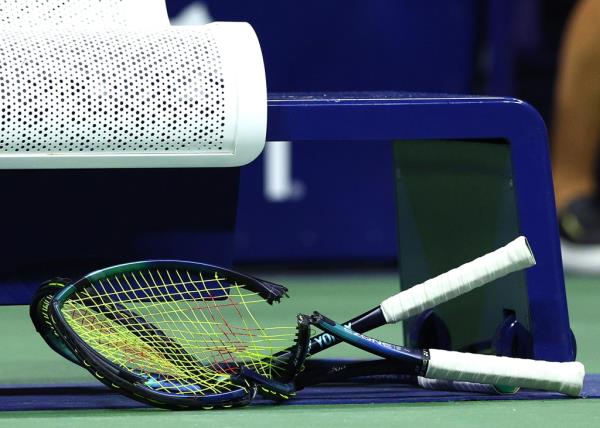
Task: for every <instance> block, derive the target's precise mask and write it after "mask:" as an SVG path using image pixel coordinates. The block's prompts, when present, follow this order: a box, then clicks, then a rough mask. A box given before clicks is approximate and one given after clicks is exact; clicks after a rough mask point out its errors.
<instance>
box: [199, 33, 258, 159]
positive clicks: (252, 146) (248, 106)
mask: <svg viewBox="0 0 600 428" xmlns="http://www.w3.org/2000/svg"><path fill="white" fill-rule="evenodd" d="M208 26H210V27H211V28H212V30H213V34H214V35H215V38H216V39H217V40H218V42H219V45H220V46H221V47H222V49H223V71H224V73H225V76H226V77H225V79H226V81H229V82H230V83H232V87H233V91H235V93H236V96H235V97H234V98H235V99H236V100H237V104H236V106H235V107H236V111H230V112H228V113H230V114H232V117H235V118H236V120H235V124H236V127H235V130H234V135H233V136H232V139H233V141H234V142H235V143H234V144H235V153H234V154H233V155H234V157H235V158H236V160H237V164H238V165H245V164H247V163H250V162H252V161H253V160H254V159H256V158H257V157H258V155H260V153H261V152H262V151H263V149H264V147H265V141H266V136H267V81H266V77H265V66H264V62H263V56H262V51H261V48H260V43H259V41H258V37H257V36H256V33H255V32H254V29H253V28H252V26H250V24H248V23H245V22H214V23H211V24H208Z"/></svg>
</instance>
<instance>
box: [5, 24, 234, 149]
mask: <svg viewBox="0 0 600 428" xmlns="http://www.w3.org/2000/svg"><path fill="white" fill-rule="evenodd" d="M0 33H1V37H2V43H1V44H0V113H1V116H0V152H11V153H17V152H92V151H96V152H98V151H100V152H103V151H111V152H122V151H125V152H132V151H140V150H143V151H145V152H154V151H161V152H163V151H189V150H194V151H214V150H223V149H227V150H231V149H232V148H231V147H226V146H225V98H226V97H225V90H226V84H227V82H225V80H224V76H223V73H222V62H221V57H220V54H219V49H218V46H217V44H216V42H215V40H214V38H213V36H212V35H211V31H210V26H204V27H201V28H171V29H164V30H160V31H153V32H139V31H138V32H125V31H109V32H103V33H97V32H89V33H87V32H86V33H84V32H61V33H58V32H22V31H21V32H14V31H12V32H6V31H4V32H0Z"/></svg>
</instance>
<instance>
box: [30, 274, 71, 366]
mask: <svg viewBox="0 0 600 428" xmlns="http://www.w3.org/2000/svg"><path fill="white" fill-rule="evenodd" d="M70 283H71V280H70V279H68V278H53V279H51V280H48V281H46V282H44V283H43V284H42V285H40V287H39V288H38V289H37V291H36V293H35V295H34V296H33V300H32V301H31V304H30V305H29V317H30V318H31V321H32V322H33V325H34V327H35V329H36V331H37V332H38V333H39V335H40V336H42V339H44V341H45V342H46V344H48V346H49V347H50V348H51V349H52V350H53V351H54V352H56V353H57V354H59V355H61V356H62V357H64V358H65V359H67V360H69V361H71V362H72V363H75V364H77V365H81V362H80V361H79V359H78V358H77V356H76V355H75V354H74V353H73V351H72V350H71V348H70V347H69V345H68V344H67V343H66V342H65V341H64V340H63V339H62V338H61V337H60V335H59V334H58V333H57V331H56V327H55V325H54V323H53V322H52V318H51V315H50V305H51V301H52V298H53V297H54V296H55V295H56V293H58V292H59V291H60V290H61V289H62V288H64V287H65V286H67V285H68V284H70Z"/></svg>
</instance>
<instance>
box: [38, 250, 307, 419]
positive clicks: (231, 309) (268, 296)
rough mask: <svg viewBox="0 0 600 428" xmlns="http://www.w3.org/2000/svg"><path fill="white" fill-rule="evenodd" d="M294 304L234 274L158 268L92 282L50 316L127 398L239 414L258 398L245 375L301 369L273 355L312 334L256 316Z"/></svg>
mask: <svg viewBox="0 0 600 428" xmlns="http://www.w3.org/2000/svg"><path fill="white" fill-rule="evenodd" d="M285 296H287V289H286V288H285V287H283V286H280V285H277V284H274V283H271V282H268V281H263V280H260V279H257V278H254V277H251V276H248V275H244V274H241V273H238V272H235V271H232V270H229V269H224V268H220V267H217V266H213V265H207V264H202V263H194V262H183V261H176V260H155V261H144V262H135V263H127V264H124V265H118V266H113V267H110V268H108V269H104V270H100V271H96V272H93V273H91V274H89V275H86V276H85V277H84V278H82V279H80V280H78V281H76V282H74V283H72V284H69V285H67V286H65V287H64V288H62V289H61V290H60V291H59V292H58V293H56V295H55V296H54V297H53V299H52V302H51V305H50V313H51V318H52V320H53V323H54V325H55V326H56V331H57V332H58V334H59V335H60V337H61V338H62V339H63V340H64V341H65V342H66V343H68V345H69V347H70V348H71V349H72V350H73V351H74V354H75V355H76V356H77V358H78V359H79V360H80V361H81V362H82V364H83V366H84V367H85V368H87V369H88V370H89V371H90V372H91V373H92V374H94V375H95V376H96V377H97V378H99V379H100V380H101V381H102V382H103V383H105V384H106V385H108V386H110V387H112V388H115V389H117V390H119V391H120V392H122V393H124V394H125V395H128V396H130V397H132V398H134V399H136V400H138V401H142V402H145V403H148V404H151V405H154V406H157V407H163V408H170V409H198V408H213V407H230V406H240V405H245V404H248V403H249V402H250V401H251V400H252V398H253V397H254V395H255V394H256V390H257V387H256V383H255V382H252V381H250V380H249V379H247V378H242V380H241V381H240V378H239V377H235V376H234V375H236V374H237V373H239V372H240V371H241V369H242V368H245V369H248V370H251V371H253V372H254V373H256V374H257V375H259V376H261V377H263V378H265V379H274V380H275V379H282V381H286V379H287V378H289V377H290V372H294V371H296V368H295V367H293V368H291V369H290V365H289V361H288V360H287V359H286V360H278V359H277V357H275V356H274V355H275V353H276V352H277V351H279V350H280V349H282V348H285V347H286V346H288V345H292V346H293V345H297V341H298V336H302V337H304V336H306V337H308V334H306V335H305V334H302V335H300V334H299V333H297V328H295V327H293V326H292V327H290V326H285V327H267V328H265V327H263V326H262V325H261V324H260V321H259V319H258V318H259V317H257V316H255V315H254V314H253V312H252V309H253V307H254V306H267V305H272V304H273V303H275V302H279V301H280V300H281V299H282V298H283V297H285ZM305 328H306V329H308V325H307V326H306V327H305ZM303 346H304V345H303ZM306 346H308V345H307V344H306ZM300 354H302V352H300Z"/></svg>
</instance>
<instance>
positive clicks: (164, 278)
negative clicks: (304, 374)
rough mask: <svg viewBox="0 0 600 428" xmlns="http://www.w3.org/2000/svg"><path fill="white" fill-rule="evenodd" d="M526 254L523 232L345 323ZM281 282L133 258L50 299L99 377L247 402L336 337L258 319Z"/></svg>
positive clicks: (163, 391)
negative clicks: (488, 251) (520, 235)
mask: <svg viewBox="0 0 600 428" xmlns="http://www.w3.org/2000/svg"><path fill="white" fill-rule="evenodd" d="M533 264H534V259H533V256H532V254H531V251H530V249H529V247H528V245H527V242H526V240H525V238H522V237H521V238H519V239H517V240H515V241H514V242H512V243H511V244H509V245H507V246H506V247H504V248H501V249H500V250H497V251H495V252H493V253H490V254H488V255H486V256H483V257H481V258H479V259H477V260H475V261H473V262H471V263H467V264H466V265H463V266H461V267H460V268H457V269H454V270H452V271H450V272H448V273H446V274H444V275H441V276H439V277H437V278H435V279H433V280H430V281H427V282H425V283H423V284H420V285H418V286H415V287H413V288H411V289H409V290H407V291H405V292H402V293H399V294H397V295H395V296H393V297H391V298H389V299H386V300H385V301H384V302H382V304H381V305H379V306H377V307H376V308H374V309H372V310H371V311H368V312H366V313H364V314H363V315H361V316H359V317H356V318H354V319H352V320H350V321H348V322H347V323H346V325H350V326H351V327H352V329H354V330H355V331H358V332H366V331H368V330H371V329H373V328H376V327H379V326H381V325H384V324H386V323H393V322H397V321H400V320H402V319H404V318H407V317H409V316H411V315H414V314H417V313H419V312H421V311H422V310H425V309H428V308H431V307H433V306H435V305H437V304H439V303H442V302H445V301H447V300H449V299H451V298H453V297H455V296H457V295H460V294H462V293H465V292H468V291H470V290H472V289H474V288H476V287H479V286H481V285H483V284H485V283H487V282H490V281H492V280H494V279H496V278H499V277H501V276H504V275H506V274H508V273H511V272H514V271H517V270H520V269H523V268H526V267H529V266H531V265H533ZM286 291H287V290H286V289H285V287H282V286H279V285H276V284H272V283H269V282H267V281H262V280H259V279H257V278H253V277H250V276H247V275H243V274H239V273H237V272H233V271H230V270H227V269H222V268H218V267H214V266H210V265H203V264H198V263H189V262H176V261H153V262H141V263H130V264H126V265H120V266H116V267H112V268H109V269H105V270H101V271H98V272H94V273H92V274H89V275H87V276H86V277H84V278H82V279H81V280H78V281H76V282H74V283H71V284H68V285H66V286H65V287H63V288H62V289H61V290H60V291H59V292H58V293H57V294H56V295H55V296H54V298H53V299H52V303H51V305H50V308H49V311H50V315H51V320H52V324H53V325H54V327H55V329H56V332H57V333H58V334H59V335H60V337H61V338H62V340H63V341H64V342H65V343H67V345H68V348H69V350H71V351H72V352H73V354H75V355H76V356H77V359H78V360H79V361H81V362H82V363H83V365H84V366H85V367H86V368H87V369H88V370H89V371H90V372H92V373H93V374H95V375H96V376H97V377H98V378H99V379H100V380H101V381H103V382H104V383H105V384H107V385H109V386H111V387H114V388H117V389H119V390H120V391H121V392H123V393H125V394H127V395H129V396H131V397H133V398H135V399H137V400H139V401H143V402H146V403H149V404H153V405H156V406H160V407H166V408H208V407H224V406H231V405H243V404H246V403H248V402H249V401H250V400H251V399H252V397H253V395H254V393H255V392H256V389H257V388H258V389H260V390H261V391H262V393H263V394H266V395H269V396H272V397H279V398H286V397H288V396H289V395H290V394H293V392H294V389H295V386H296V385H295V384H294V382H293V381H294V380H295V379H296V377H297V376H298V372H299V368H300V367H301V365H302V361H303V359H304V356H305V355H306V353H307V351H308V349H307V348H308V346H310V354H311V355H314V354H316V353H317V352H319V351H321V350H323V349H326V348H329V347H331V346H333V345H334V344H335V343H337V342H338V339H337V338H336V336H334V335H331V334H329V333H323V334H321V335H318V336H316V337H313V338H311V339H310V342H309V341H308V333H307V331H308V324H309V321H310V319H309V318H307V317H300V318H299V323H298V325H297V326H296V327H290V326H283V327H265V326H263V325H262V323H261V321H260V319H261V317H260V316H259V315H257V314H255V311H256V309H257V308H259V307H261V306H264V305H265V303H271V304H272V303H274V302H277V301H279V300H280V299H281V298H282V297H283V296H285V292H286ZM259 312H260V310H259ZM286 343H287V344H288V345H286ZM281 349H286V350H284V351H279V350H281Z"/></svg>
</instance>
